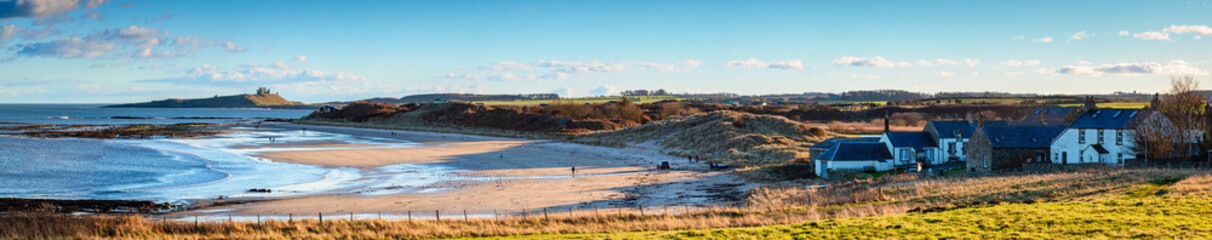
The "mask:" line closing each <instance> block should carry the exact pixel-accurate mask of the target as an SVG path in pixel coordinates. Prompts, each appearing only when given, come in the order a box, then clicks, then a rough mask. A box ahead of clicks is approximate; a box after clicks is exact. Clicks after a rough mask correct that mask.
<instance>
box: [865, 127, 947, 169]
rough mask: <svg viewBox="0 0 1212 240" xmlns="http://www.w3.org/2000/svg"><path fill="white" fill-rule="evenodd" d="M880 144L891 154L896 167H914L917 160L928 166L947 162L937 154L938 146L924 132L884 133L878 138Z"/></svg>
mask: <svg viewBox="0 0 1212 240" xmlns="http://www.w3.org/2000/svg"><path fill="white" fill-rule="evenodd" d="M880 143H884V145H885V146H886V147H887V148H888V150H889V151H890V152H891V153H892V157H893V158H892V159H893V164H894V165H896V166H910V165H916V164H917V161H918V160H922V161H926V162H929V163H930V164H940V163H945V162H947V161H946V159H942V157H941V155H940V154H939V151H938V144H937V143H936V142H935V141H934V139H933V138H930V134H929V133H926V132H886V133H884V135H883V136H880Z"/></svg>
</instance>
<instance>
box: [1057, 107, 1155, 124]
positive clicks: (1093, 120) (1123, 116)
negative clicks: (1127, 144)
mask: <svg viewBox="0 0 1212 240" xmlns="http://www.w3.org/2000/svg"><path fill="white" fill-rule="evenodd" d="M1146 113H1147V112H1146V111H1144V110H1140V109H1094V110H1090V111H1086V112H1085V113H1082V115H1081V116H1078V117H1077V119H1076V120H1073V124H1070V125H1069V127H1070V128H1101V129H1128V128H1131V127H1132V126H1131V125H1132V119H1134V118H1135V117H1136V116H1137V115H1139V114H1146Z"/></svg>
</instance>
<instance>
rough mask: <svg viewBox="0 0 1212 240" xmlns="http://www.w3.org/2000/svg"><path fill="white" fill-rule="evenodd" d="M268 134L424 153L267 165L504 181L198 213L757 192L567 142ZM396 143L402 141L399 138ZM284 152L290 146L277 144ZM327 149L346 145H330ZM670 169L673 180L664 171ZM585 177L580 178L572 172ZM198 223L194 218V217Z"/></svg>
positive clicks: (529, 206) (692, 202) (270, 155)
mask: <svg viewBox="0 0 1212 240" xmlns="http://www.w3.org/2000/svg"><path fill="white" fill-rule="evenodd" d="M262 127H263V128H262V129H265V128H270V129H283V130H299V129H302V128H307V129H308V131H324V132H333V133H341V134H350V135H355V136H370V137H378V138H388V139H397V140H403V141H411V142H416V143H419V146H417V147H407V148H384V149H341V150H314V151H286V152H267V153H263V154H260V155H258V157H262V158H266V159H270V160H273V161H280V162H292V163H301V164H310V165H320V166H327V167H353V168H359V169H372V168H375V167H379V166H384V165H392V164H440V165H443V166H448V167H452V168H455V169H459V170H462V171H460V172H458V174H463V175H467V176H478V177H501V179H498V180H491V181H455V180H451V181H444V182H439V183H437V184H435V185H432V186H430V187H431V188H434V189H435V190H440V191H433V192H428V193H403V194H391V195H379V196H367V195H362V194H357V193H334V194H314V195H304V196H292V197H280V198H270V199H257V200H258V201H248V200H249V199H227V200H220V201H215V200H208V201H199V202H197V205H196V206H197V207H199V208H197V209H199V210H203V211H201V212H197V213H199V214H202V213H210V212H214V211H216V210H222V211H223V212H224V213H225V214H235V215H245V216H248V215H257V214H260V215H287V214H295V215H315V214H316V213H318V212H323V213H325V214H326V215H331V214H348V213H378V212H381V213H385V214H387V213H395V214H403V213H404V212H406V211H413V212H418V213H421V212H426V213H429V214H432V213H433V211H434V210H440V211H444V212H447V211H452V212H459V213H462V211H467V212H468V213H469V214H480V215H484V214H492V213H494V212H501V213H511V212H513V213H516V212H520V211H525V210H530V211H537V210H540V209H543V208H548V209H551V210H553V211H567V210H569V209H590V208H598V209H608V208H614V207H627V208H634V207H637V206H645V207H654V206H705V205H724V204H728V203H729V201H730V200H731V199H733V198H734V197H735V196H736V195H739V194H741V193H743V192H744V191H746V190H747V189H748V188H750V187H752V184H746V183H745V182H744V181H743V180H741V179H739V178H738V177H735V176H733V175H731V174H728V173H726V172H718V171H709V169H708V168H707V166H706V164H704V163H701V162H698V163H690V162H688V161H687V159H685V158H680V157H674V156H669V155H665V154H662V153H660V152H658V151H655V150H649V149H636V148H611V147H601V146H589V145H582V144H574V143H568V142H562V141H551V140H528V139H511V138H498V137H484V136H471V135H461V134H446V133H430V132H411V131H393V130H379V129H361V128H348V127H328V126H310V125H274V126H262ZM393 132H394V133H395V134H394V135H393V134H392V133H393ZM276 145H281V144H276ZM323 145H324V146H325V147H340V144H335V143H329V142H325V143H324V144H323ZM660 161H670V162H671V164H672V166H673V169H672V170H657V169H656V166H657V164H659V162H660ZM572 167H576V169H577V174H576V175H575V177H574V175H573V174H572V171H571V168H572ZM186 214H191V213H186Z"/></svg>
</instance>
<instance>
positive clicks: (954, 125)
mask: <svg viewBox="0 0 1212 240" xmlns="http://www.w3.org/2000/svg"><path fill="white" fill-rule="evenodd" d="M928 126H929V127H931V128H933V129H926V130H927V131H933V132H934V133H935V134H938V136H937V137H938V138H955V130H960V135H963V137H965V138H966V137H971V136H972V124H971V123H968V122H967V121H931V122H930V123H929V125H928Z"/></svg>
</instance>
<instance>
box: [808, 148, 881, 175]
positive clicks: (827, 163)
mask: <svg viewBox="0 0 1212 240" xmlns="http://www.w3.org/2000/svg"><path fill="white" fill-rule="evenodd" d="M812 163H813V165H814V166H815V170H814V172H816V175H817V176H820V177H828V176H829V173H830V172H834V171H853V172H858V171H864V172H878V171H888V170H892V168H893V163H892V154H889V153H888V148H887V147H886V145H884V143H880V142H858V141H853V142H838V143H837V144H835V145H833V147H831V148H829V150H826V151H825V152H824V153H822V154H821V155H820V156H817V157H816V158H815V159H813V160H812Z"/></svg>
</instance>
